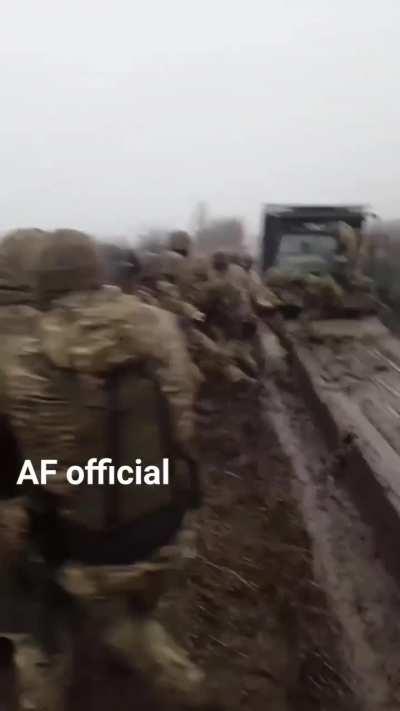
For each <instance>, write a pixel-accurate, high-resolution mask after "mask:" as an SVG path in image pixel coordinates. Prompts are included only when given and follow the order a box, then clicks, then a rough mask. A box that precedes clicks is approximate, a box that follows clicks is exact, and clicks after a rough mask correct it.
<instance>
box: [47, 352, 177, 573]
mask: <svg viewBox="0 0 400 711" xmlns="http://www.w3.org/2000/svg"><path fill="white" fill-rule="evenodd" d="M50 371H52V372H51V373H50V381H51V388H52V391H53V393H54V392H55V393H58V394H60V393H62V397H61V399H60V402H62V403H63V407H64V412H63V413H61V415H63V416H64V420H65V421H68V425H67V426H66V427H65V428H64V431H61V432H60V440H59V442H60V451H62V450H63V447H64V446H65V443H67V449H68V437H69V438H70V439H71V440H72V439H73V440H74V443H73V450H74V451H75V452H76V453H79V456H78V458H77V459H78V460H77V461H74V462H72V461H71V457H70V456H68V459H69V461H68V464H69V466H71V465H72V464H73V465H77V466H81V467H85V465H86V464H87V462H88V461H89V460H90V459H92V458H95V459H97V460H101V459H103V458H108V459H111V460H112V466H113V467H114V469H115V474H116V472H117V470H118V468H119V467H121V466H125V465H127V466H130V467H132V469H133V475H132V476H133V477H134V479H135V466H136V460H141V471H142V484H136V483H132V484H126V485H124V484H122V483H119V482H118V480H117V477H116V476H115V483H114V484H111V485H110V484H108V483H107V482H108V473H107V471H106V472H105V483H104V484H103V485H101V484H98V483H96V482H97V473H96V472H94V483H93V484H89V483H87V479H86V478H85V481H84V483H82V484H79V485H77V486H73V485H71V484H67V486H71V488H72V489H73V491H72V492H71V494H70V499H68V504H70V513H69V515H68V517H67V518H65V517H63V516H60V515H59V513H58V512H57V511H56V510H54V507H53V509H51V510H47V509H46V508H43V506H42V508H41V506H40V505H39V509H38V510H39V514H38V515H35V516H34V536H36V537H37V540H38V541H39V544H40V547H41V549H42V553H44V555H45V557H47V558H53V559H54V560H55V561H56V562H61V561H63V560H65V559H72V560H81V561H83V562H86V563H88V564H91V563H92V564H126V563H131V562H134V561H135V560H139V559H142V558H145V557H147V556H148V555H149V554H151V553H152V552H153V551H154V550H155V549H156V548H158V547H160V546H161V545H166V544H168V542H169V540H170V539H171V538H172V537H173V535H174V534H175V533H176V532H177V530H178V528H179V526H180V524H181V522H182V519H183V516H184V513H185V511H186V509H187V507H188V500H189V495H190V484H189V481H190V473H189V468H190V465H189V463H188V462H187V461H186V460H184V459H183V458H182V456H180V453H179V452H178V451H177V450H176V447H175V445H174V440H173V436H172V431H171V426H170V417H169V412H168V408H167V404H166V402H165V399H164V397H163V396H162V394H161V392H160V389H159V386H158V384H157V383H156V382H155V380H154V379H153V378H151V377H150V376H149V374H148V373H147V372H146V368H145V367H138V366H136V367H135V366H130V367H121V368H117V369H115V370H114V371H111V372H109V373H108V374H107V375H105V377H103V378H97V377H96V378H91V377H90V376H86V375H82V374H80V373H78V372H76V371H62V370H61V369H59V368H53V367H52V366H50ZM43 407H46V405H45V403H43ZM58 409H60V408H58ZM61 419H62V418H61ZM72 423H73V427H72V430H71V424H72ZM60 429H61V428H60ZM71 432H72V435H71ZM53 451H54V452H56V451H57V447H53ZM65 451H66V450H65ZM41 456H42V457H43V458H47V457H48V450H46V452H43V454H42V455H41ZM65 459H67V457H65ZM65 459H64V461H65ZM163 460H168V465H169V483H168V484H164V483H162V481H163V478H162V471H163ZM146 466H152V467H158V468H159V470H160V472H161V484H160V485H155V484H153V485H149V484H145V483H143V481H144V477H143V473H144V472H145V467H146ZM86 476H87V475H86V472H85V477H86ZM124 476H125V477H126V476H129V474H126V473H125V474H124ZM35 489H36V490H37V489H38V487H35ZM43 489H44V487H40V493H39V495H38V496H39V497H40V498H41V504H43V501H46V500H47V499H46V492H45V491H43ZM35 495H37V492H35Z"/></svg>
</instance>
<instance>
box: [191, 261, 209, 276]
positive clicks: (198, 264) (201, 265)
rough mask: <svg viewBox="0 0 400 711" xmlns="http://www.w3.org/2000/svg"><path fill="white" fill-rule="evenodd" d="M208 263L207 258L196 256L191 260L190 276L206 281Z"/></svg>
mask: <svg viewBox="0 0 400 711" xmlns="http://www.w3.org/2000/svg"><path fill="white" fill-rule="evenodd" d="M209 267H210V261H209V259H208V257H204V256H197V257H194V258H193V259H192V260H191V274H192V275H193V276H194V277H195V278H196V279H201V280H206V279H207V278H208V274H209Z"/></svg>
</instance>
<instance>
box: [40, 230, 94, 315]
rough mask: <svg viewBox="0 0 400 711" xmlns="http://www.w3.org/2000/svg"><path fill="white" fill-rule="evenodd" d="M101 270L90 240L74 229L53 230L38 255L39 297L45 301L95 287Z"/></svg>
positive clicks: (92, 241) (87, 236) (92, 242)
mask: <svg viewBox="0 0 400 711" xmlns="http://www.w3.org/2000/svg"><path fill="white" fill-rule="evenodd" d="M102 272H103V270H102V267H101V260H100V257H99V253H98V250H97V246H96V243H95V241H94V239H92V238H91V237H90V236H89V235H87V234H85V233H84V232H79V231H78V230H67V229H61V230H56V231H55V232H53V233H52V234H51V236H50V237H49V239H48V241H47V244H46V246H45V248H44V249H43V252H42V255H41V264H40V268H39V270H38V296H39V299H40V301H41V302H43V301H44V302H46V301H48V300H50V301H51V299H53V298H56V297H57V296H61V295H63V294H66V293H68V292H71V291H89V290H91V289H98V288H100V286H101V285H102V282H103V279H102Z"/></svg>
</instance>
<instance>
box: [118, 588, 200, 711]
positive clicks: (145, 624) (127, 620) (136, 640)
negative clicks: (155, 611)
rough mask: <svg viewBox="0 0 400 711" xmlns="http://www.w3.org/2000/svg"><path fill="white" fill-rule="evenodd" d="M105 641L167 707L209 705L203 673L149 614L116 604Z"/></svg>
mask: <svg viewBox="0 0 400 711" xmlns="http://www.w3.org/2000/svg"><path fill="white" fill-rule="evenodd" d="M110 612H111V611H110ZM104 641H105V642H106V643H107V646H108V648H109V649H111V650H112V652H113V653H114V655H115V656H116V658H117V659H119V660H120V662H122V663H123V664H124V666H126V667H127V668H130V669H132V670H133V671H136V672H139V673H140V674H141V676H142V678H143V679H144V680H145V681H146V683H148V684H149V685H150V687H151V688H154V690H155V692H156V694H157V695H158V696H159V698H160V699H164V700H165V702H166V703H167V704H171V705H174V704H176V705H178V706H179V707H185V708H186V707H187V708H201V707H204V706H206V705H208V703H209V701H208V699H207V691H206V685H205V676H204V673H203V672H202V671H201V670H200V669H199V668H198V667H197V665H196V664H194V663H193V662H192V661H191V660H190V658H189V655H188V653H187V652H186V651H185V650H184V649H183V648H182V647H181V646H180V645H178V644H177V642H176V641H175V640H174V639H173V638H172V636H171V635H170V634H169V633H168V632H167V630H166V629H165V628H164V627H163V626H162V625H161V624H160V622H158V621H157V620H156V619H155V618H154V617H153V616H152V615H151V614H150V613H145V612H139V611H136V610H133V609H132V607H130V606H129V604H127V603H126V602H125V603H120V604H119V605H118V607H117V606H116V605H115V606H114V607H113V611H112V616H110V619H109V621H108V625H107V627H106V629H105V632H104Z"/></svg>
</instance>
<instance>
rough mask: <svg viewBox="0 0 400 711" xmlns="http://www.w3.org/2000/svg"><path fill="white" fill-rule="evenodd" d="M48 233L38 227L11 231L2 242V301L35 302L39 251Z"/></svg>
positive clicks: (0, 250)
mask: <svg viewBox="0 0 400 711" xmlns="http://www.w3.org/2000/svg"><path fill="white" fill-rule="evenodd" d="M47 236H48V233H46V232H44V231H42V230H39V229H35V228H28V229H20V230H14V231H13V232H9V233H8V234H7V235H6V236H5V237H4V238H3V240H2V241H1V243H0V305H3V306H6V305H12V304H14V305H17V304H33V303H34V302H35V301H36V296H37V295H36V284H37V276H38V265H39V262H40V255H41V252H42V250H43V248H44V245H45V242H46V237H47Z"/></svg>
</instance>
